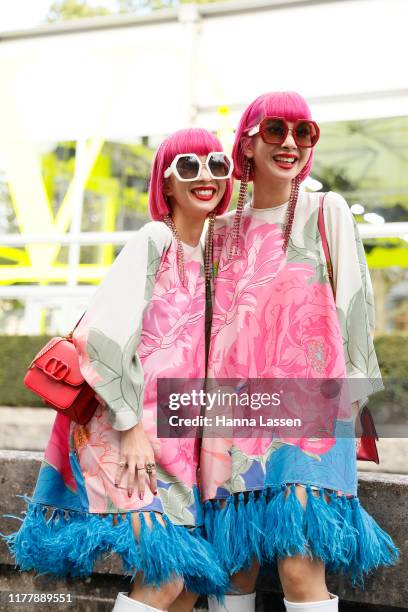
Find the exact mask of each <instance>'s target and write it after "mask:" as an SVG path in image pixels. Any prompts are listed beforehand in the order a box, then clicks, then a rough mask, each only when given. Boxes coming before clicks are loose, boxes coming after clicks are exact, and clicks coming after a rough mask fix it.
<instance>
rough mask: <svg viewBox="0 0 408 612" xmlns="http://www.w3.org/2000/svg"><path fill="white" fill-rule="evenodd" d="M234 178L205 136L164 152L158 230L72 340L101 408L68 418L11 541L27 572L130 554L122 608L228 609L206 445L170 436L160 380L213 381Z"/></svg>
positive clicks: (121, 264)
mask: <svg viewBox="0 0 408 612" xmlns="http://www.w3.org/2000/svg"><path fill="white" fill-rule="evenodd" d="M232 168H233V165H232V160H231V159H230V158H229V157H228V156H227V155H225V154H224V153H223V151H222V146H221V143H220V142H219V140H218V139H217V138H215V136H213V135H212V134H211V133H210V132H207V131H206V130H202V129H198V128H196V129H188V130H182V131H179V132H176V133H175V134H173V135H171V136H169V137H168V138H167V139H166V140H165V141H164V142H163V143H162V144H161V145H160V147H159V149H158V151H157V153H156V156H155V159H154V162H153V167H152V172H151V182H150V190H149V210H150V215H151V217H152V219H153V221H151V222H149V223H147V224H146V225H144V226H143V227H142V228H141V229H140V230H139V231H138V232H136V233H135V235H134V236H133V237H132V238H131V239H130V240H129V241H128V242H127V244H126V245H125V247H124V248H123V249H122V251H121V252H120V254H119V256H118V257H117V258H116V260H115V262H114V263H113V265H112V267H111V268H110V270H109V272H108V274H107V275H106V277H105V279H104V280H103V282H102V283H101V285H100V286H99V287H98V289H97V291H96V293H95V294H94V296H93V298H92V299H91V301H90V304H89V307H88V309H87V311H86V313H85V315H84V316H83V318H82V319H81V321H80V323H79V325H78V326H77V327H76V329H75V331H74V334H73V340H74V343H75V347H76V349H77V352H78V355H79V362H80V370H81V373H82V375H83V377H84V378H85V380H86V381H87V383H88V384H89V385H90V386H91V387H93V389H94V390H95V392H96V395H97V398H98V400H99V404H98V407H97V409H96V412H95V413H94V415H93V416H92V418H91V420H90V421H89V422H88V423H87V424H86V425H79V424H78V423H75V422H73V421H69V419H68V418H67V417H66V416H64V415H62V414H59V413H58V414H57V417H56V420H55V423H54V427H53V430H52V433H51V437H50V440H49V443H48V445H47V449H46V451H45V460H44V462H43V464H42V466H41V469H40V473H39V476H38V480H37V484H36V488H35V491H34V494H33V496H32V499H27V502H28V510H27V513H26V517H25V519H24V521H23V522H22V525H21V527H20V529H19V531H18V532H16V533H13V534H11V535H9V536H7V537H6V540H7V541H8V544H9V547H10V550H11V552H12V553H13V554H14V556H15V559H16V564H17V565H18V566H19V567H20V569H21V570H26V571H29V570H37V571H39V572H41V573H51V574H53V575H55V576H58V577H66V576H71V577H84V576H88V575H90V574H91V573H92V569H93V566H94V563H95V561H97V560H98V559H100V558H101V557H103V556H104V554H105V553H109V552H115V553H117V554H118V555H119V556H120V557H121V558H122V562H123V566H124V570H125V571H126V572H131V573H132V575H133V578H132V580H133V583H132V586H131V590H130V593H119V595H118V597H117V599H116V603H115V607H114V610H115V612H131V611H133V610H134V611H135V612H137V611H138V610H140V611H143V612H147V611H149V612H150V611H152V612H154V611H158V610H167V609H169V610H170V611H171V612H186V611H190V610H191V609H192V606H193V605H194V602H195V600H196V599H197V596H198V595H197V594H207V593H211V594H212V595H213V596H215V597H217V598H218V599H219V600H222V595H223V593H224V592H225V590H226V588H227V586H228V583H229V578H228V575H227V574H226V573H225V571H224V570H222V569H221V568H220V566H219V563H218V560H217V559H216V555H215V553H214V551H213V548H212V546H211V545H210V544H209V543H208V542H207V541H206V540H204V539H203V538H202V537H201V535H200V527H201V525H202V520H203V515H202V509H201V505H200V498H199V491H198V483H197V467H198V458H199V446H198V444H199V439H198V438H195V437H184V438H183V437H167V438H166V437H158V433H157V423H158V418H157V404H158V395H157V380H158V379H160V378H164V379H167V378H168V379H175V378H183V379H204V377H205V365H206V355H205V306H206V290H207V289H208V286H209V283H210V274H211V265H210V261H211V259H210V255H211V248H212V229H213V224H214V219H215V215H216V214H222V213H224V212H225V211H226V209H227V207H228V203H229V200H230V196H231V181H232V179H231V173H232ZM206 220H208V222H209V229H208V232H207V240H206V245H205V248H204V246H203V245H202V244H201V242H200V237H201V234H202V232H203V228H204V224H205V222H206ZM204 268H205V269H204ZM48 512H50V514H51V516H49V517H48V516H47V513H48ZM20 520H21V519H20ZM187 591H188V592H187Z"/></svg>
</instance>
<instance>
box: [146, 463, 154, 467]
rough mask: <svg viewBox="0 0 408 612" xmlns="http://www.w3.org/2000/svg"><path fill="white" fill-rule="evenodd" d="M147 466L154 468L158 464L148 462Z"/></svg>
mask: <svg viewBox="0 0 408 612" xmlns="http://www.w3.org/2000/svg"><path fill="white" fill-rule="evenodd" d="M146 467H147V468H154V467H156V464H155V463H146Z"/></svg>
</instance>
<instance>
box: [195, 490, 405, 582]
mask: <svg viewBox="0 0 408 612" xmlns="http://www.w3.org/2000/svg"><path fill="white" fill-rule="evenodd" d="M305 488H306V493H307V502H306V508H303V506H302V505H301V503H300V501H299V499H298V498H297V496H296V493H295V484H282V485H274V486H266V487H265V488H263V489H262V490H258V491H250V492H246V493H245V495H247V496H248V497H247V500H245V497H244V493H238V494H233V495H230V496H229V497H228V498H226V504H225V506H224V507H223V508H221V506H220V500H218V499H217V500H209V501H207V502H205V504H204V525H205V537H206V538H207V539H208V541H209V542H211V544H212V545H213V546H214V548H215V551H216V553H217V557H218V559H219V561H220V564H221V566H222V567H223V568H224V569H225V570H226V571H227V572H228V573H229V574H234V573H236V572H238V571H239V570H241V569H244V568H247V567H249V566H250V565H251V564H252V561H253V558H254V557H255V558H256V559H257V560H258V561H259V563H260V564H261V565H262V564H265V563H269V564H271V563H272V564H275V563H276V561H277V559H278V558H281V559H283V558H285V557H288V556H289V557H291V556H294V555H301V556H306V555H307V556H309V557H310V558H318V559H321V560H322V561H323V562H324V563H325V564H326V567H327V569H328V570H330V571H338V572H341V573H343V574H345V575H347V576H349V577H350V579H351V581H352V584H353V586H356V584H359V586H361V587H362V588H364V575H365V574H367V573H368V572H370V571H371V570H374V569H376V568H378V567H380V566H390V565H393V564H395V563H396V562H397V561H398V559H399V550H398V548H397V547H396V546H395V544H394V543H393V541H392V539H391V537H390V536H389V535H388V534H387V533H386V532H385V531H383V529H381V527H380V526H379V525H378V524H377V522H376V521H375V520H374V519H373V518H372V517H371V516H370V515H369V514H368V512H366V510H364V508H362V506H361V505H360V502H359V499H358V497H355V496H353V497H346V496H345V495H338V494H337V492H333V491H330V490H327V489H322V488H317V487H314V488H316V489H317V491H318V495H317V496H316V495H314V494H313V493H312V487H311V486H309V485H306V487H305ZM287 489H289V491H288V494H287ZM326 496H327V497H328V501H327V500H326Z"/></svg>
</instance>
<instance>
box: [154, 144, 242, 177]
mask: <svg viewBox="0 0 408 612" xmlns="http://www.w3.org/2000/svg"><path fill="white" fill-rule="evenodd" d="M203 166H205V168H206V169H207V172H208V174H209V175H210V177H211V178H212V179H215V180H218V181H219V180H224V179H228V178H230V176H231V174H232V171H233V169H234V163H233V161H232V159H231V158H230V157H229V155H227V154H226V153H223V152H222V151H212V152H211V153H208V155H207V159H206V160H205V162H204V164H203V162H202V161H201V159H200V158H199V157H198V155H197V154H196V153H180V154H179V155H176V157H175V158H174V159H173V161H172V162H171V164H170V166H169V167H168V168H166V170H165V171H164V174H163V176H164V178H168V177H169V176H170V175H171V174H174V176H175V177H176V178H177V179H178V180H179V181H182V182H188V181H196V180H197V179H198V178H200V176H201V172H202V169H203Z"/></svg>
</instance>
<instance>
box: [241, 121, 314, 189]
mask: <svg viewBox="0 0 408 612" xmlns="http://www.w3.org/2000/svg"><path fill="white" fill-rule="evenodd" d="M288 126H289V128H290V129H292V128H293V126H294V123H293V122H291V121H288ZM244 152H245V155H246V157H249V158H251V159H252V160H253V164H254V180H266V181H268V182H271V183H273V182H277V181H284V182H286V181H288V182H290V181H292V179H294V178H295V177H296V176H297V175H298V174H299V173H300V172H301V171H302V170H303V168H304V167H305V166H306V164H307V161H308V159H309V156H310V154H311V149H310V148H304V147H298V146H297V145H296V143H295V141H294V139H293V136H292V132H291V131H290V130H289V132H288V134H287V136H286V139H285V140H284V142H282V144H279V145H277V144H267V143H266V142H264V141H263V140H262V137H261V135H260V134H256V135H255V136H252V137H251V138H250V139H248V143H247V145H246V146H245V147H244Z"/></svg>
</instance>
